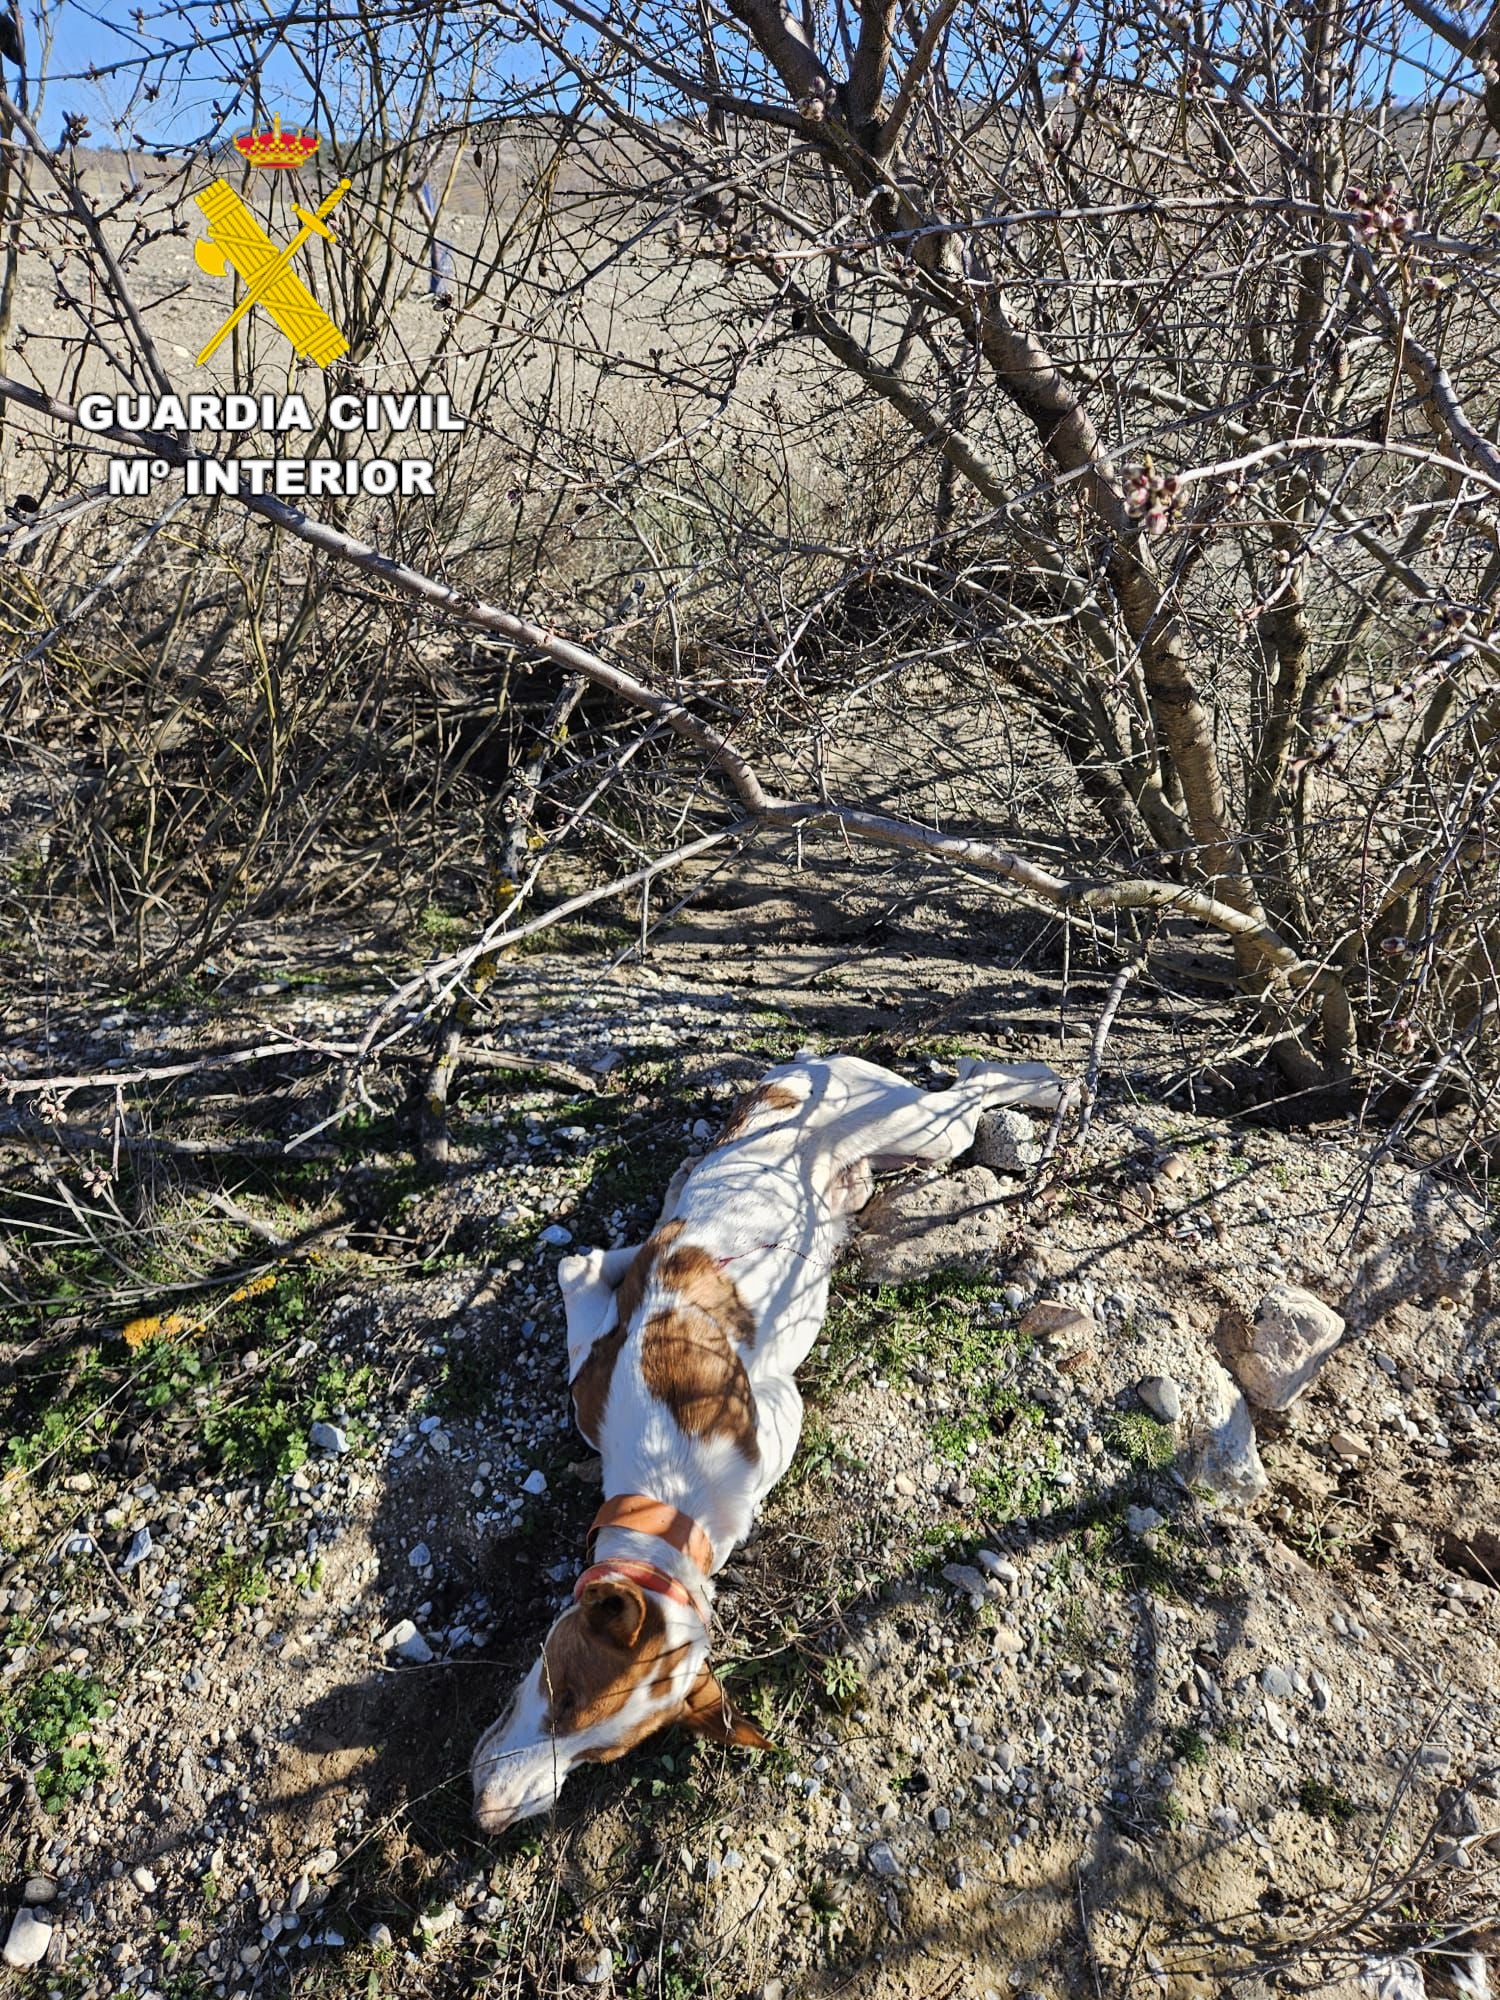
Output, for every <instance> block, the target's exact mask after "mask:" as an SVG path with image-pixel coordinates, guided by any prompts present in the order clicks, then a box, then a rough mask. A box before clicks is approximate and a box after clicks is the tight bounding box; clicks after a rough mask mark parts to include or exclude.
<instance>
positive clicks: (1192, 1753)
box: [1163, 1723, 1208, 1770]
mask: <svg viewBox="0 0 1500 2000" xmlns="http://www.w3.org/2000/svg"><path fill="white" fill-rule="evenodd" d="M1163 1741H1164V1742H1165V1744H1166V1746H1167V1755H1168V1756H1169V1757H1170V1758H1172V1759H1173V1761H1174V1762H1176V1761H1181V1762H1182V1763H1184V1764H1191V1765H1192V1766H1193V1768H1194V1769H1195V1770H1200V1769H1201V1768H1202V1767H1203V1765H1205V1764H1206V1763H1207V1762H1208V1738H1207V1737H1206V1736H1205V1735H1204V1734H1203V1732H1202V1730H1201V1729H1193V1728H1192V1727H1190V1726H1189V1725H1188V1724H1187V1723H1178V1724H1176V1725H1175V1726H1174V1727H1173V1728H1171V1729H1168V1730H1166V1731H1165V1732H1164V1734H1163Z"/></svg>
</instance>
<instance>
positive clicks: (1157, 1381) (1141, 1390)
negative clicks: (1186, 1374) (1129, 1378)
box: [1136, 1375, 1182, 1424]
mask: <svg viewBox="0 0 1500 2000" xmlns="http://www.w3.org/2000/svg"><path fill="white" fill-rule="evenodd" d="M1136 1394H1137V1395H1138V1396H1139V1397H1140V1399H1141V1401H1142V1402H1143V1403H1144V1404H1145V1405H1146V1408H1147V1409H1148V1410H1149V1411H1150V1412H1151V1414H1152V1416H1153V1417H1160V1419H1161V1421H1162V1422H1163V1423H1164V1424H1175V1423H1177V1422H1179V1421H1180V1419H1181V1417H1182V1391H1181V1390H1180V1389H1179V1388H1178V1386H1177V1384H1176V1383H1175V1382H1174V1381H1173V1380H1172V1377H1171V1376H1170V1375H1148V1376H1146V1377H1145V1379H1144V1380H1143V1381H1141V1382H1139V1383H1137V1385H1136Z"/></svg>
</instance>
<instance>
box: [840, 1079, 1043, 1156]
mask: <svg viewBox="0 0 1500 2000" xmlns="http://www.w3.org/2000/svg"><path fill="white" fill-rule="evenodd" d="M1069 1089H1070V1086H1069V1085H1068V1084H1067V1083H1065V1082H1064V1081H1063V1079H1062V1078H1061V1077H1060V1076H1059V1075H1058V1074H1057V1072H1056V1071H1055V1070H1052V1069H1049V1068H1048V1067H1047V1065H1046V1064H1045V1063H994V1062H979V1061H976V1060H974V1059H972V1058H965V1060H964V1061H963V1062H961V1063H960V1064H959V1069H958V1081H957V1083H955V1084H954V1085H953V1086H952V1088H951V1089H949V1090H918V1089H917V1088H916V1086H915V1085H914V1084H907V1083H903V1084H902V1085H901V1086H900V1088H899V1089H893V1090H890V1091H887V1092H885V1093H883V1094H882V1095H881V1096H879V1097H876V1098H874V1099H872V1100H871V1101H869V1102H867V1103H865V1104H861V1105H859V1106H858V1107H856V1108H855V1109H852V1110H851V1111H849V1112H848V1113H847V1114H846V1115H845V1116H844V1117H843V1118H841V1119H840V1120H839V1121H838V1123H837V1125H835V1126H834V1127H833V1129H832V1131H831V1132H830V1138H831V1140H832V1146H833V1153H834V1159H835V1162H836V1164H837V1165H838V1166H839V1167H840V1168H846V1167H848V1166H849V1165H850V1164H852V1163H853V1162H855V1161H857V1160H868V1161H869V1162H870V1164H871V1166H872V1167H875V1168H880V1167H883V1166H894V1165H899V1164H900V1163H901V1162H902V1161H905V1160H931V1161H941V1160H955V1159H957V1158H958V1156H959V1154H960V1153H964V1152H967V1151H968V1149H969V1147H970V1146H972V1145H973V1143H974V1128H975V1127H976V1126H977V1125H978V1123H979V1120H980V1118H981V1116H982V1115H983V1114H984V1113H985V1112H986V1111H990V1110H994V1109H996V1108H997V1107H998V1106H1000V1105H1004V1104H1025V1105H1032V1106H1035V1107H1036V1108H1038V1109H1040V1110H1051V1109H1053V1108H1055V1106H1056V1105H1057V1104H1059V1103H1060V1102H1061V1101H1062V1100H1063V1098H1064V1097H1065V1096H1066V1095H1067V1094H1068V1092H1069Z"/></svg>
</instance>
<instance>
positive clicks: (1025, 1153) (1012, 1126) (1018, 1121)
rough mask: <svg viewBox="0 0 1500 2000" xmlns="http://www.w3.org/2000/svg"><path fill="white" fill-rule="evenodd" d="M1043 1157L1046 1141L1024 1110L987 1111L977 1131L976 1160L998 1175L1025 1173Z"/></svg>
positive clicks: (975, 1138)
mask: <svg viewBox="0 0 1500 2000" xmlns="http://www.w3.org/2000/svg"><path fill="white" fill-rule="evenodd" d="M1041 1157H1042V1142H1041V1140H1040V1139H1039V1138H1038V1137H1037V1132H1036V1127H1035V1126H1034V1125H1033V1124H1032V1122H1031V1120H1030V1119H1029V1118H1028V1117H1027V1116H1026V1113H1025V1112H1024V1111H986V1112H985V1113H984V1115H983V1117H982V1118H981V1119H980V1121H979V1123H978V1125H976V1126H975V1128H974V1158H975V1159H976V1160H977V1161H978V1162H979V1164H980V1166H982V1167H993V1168H994V1169H995V1171H996V1172H997V1173H1002V1174H1024V1173H1026V1172H1027V1171H1028V1170H1029V1169H1030V1168H1032V1167H1034V1166H1036V1165H1037V1163H1038V1162H1039V1161H1040V1159H1041Z"/></svg>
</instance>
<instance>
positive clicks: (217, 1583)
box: [187, 1550, 271, 1633]
mask: <svg viewBox="0 0 1500 2000" xmlns="http://www.w3.org/2000/svg"><path fill="white" fill-rule="evenodd" d="M270 1588H271V1580H270V1578H269V1577H268V1576H267V1574H266V1567H265V1564H264V1563H262V1562H258V1561H256V1559H255V1558H254V1557H253V1556H248V1555H241V1554H239V1553H238V1552H237V1551H234V1550H226V1551H224V1553H223V1554H221V1555H217V1556H215V1557H214V1559H213V1561H212V1562H211V1563H209V1564H208V1565H207V1567H206V1568H204V1569H201V1570H200V1571H199V1572H198V1574H197V1576H196V1577H194V1579H193V1581H192V1582H191V1583H190V1584H189V1586H188V1592H187V1595H188V1601H189V1602H190V1603H191V1605H192V1607H193V1610H194V1613H195V1617H194V1620H193V1629H194V1631H196V1632H198V1633H204V1632H209V1631H212V1630H213V1628H214V1626H216V1625H218V1624H220V1623H222V1621H223V1619H224V1617H225V1615H226V1614H227V1613H228V1612H229V1611H231V1610H233V1608H234V1606H235V1605H237V1604H245V1605H256V1604H260V1603H262V1602H263V1601H264V1599H265V1598H266V1596H267V1595H268V1593H269V1591H270Z"/></svg>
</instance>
